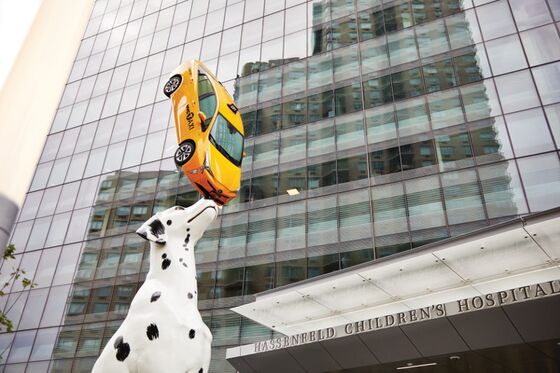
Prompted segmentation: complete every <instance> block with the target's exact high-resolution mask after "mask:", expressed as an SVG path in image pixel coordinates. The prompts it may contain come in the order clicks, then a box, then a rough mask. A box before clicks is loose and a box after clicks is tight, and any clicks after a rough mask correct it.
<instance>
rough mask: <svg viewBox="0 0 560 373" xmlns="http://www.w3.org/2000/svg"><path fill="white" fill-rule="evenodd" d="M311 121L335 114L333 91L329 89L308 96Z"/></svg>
mask: <svg viewBox="0 0 560 373" xmlns="http://www.w3.org/2000/svg"><path fill="white" fill-rule="evenodd" d="M307 100H308V101H307V102H308V104H307V108H308V115H309V116H308V118H309V122H314V121H317V120H320V119H324V118H330V117H333V116H334V107H333V92H332V91H327V92H322V93H318V94H316V95H312V96H309V97H308V98H307Z"/></svg>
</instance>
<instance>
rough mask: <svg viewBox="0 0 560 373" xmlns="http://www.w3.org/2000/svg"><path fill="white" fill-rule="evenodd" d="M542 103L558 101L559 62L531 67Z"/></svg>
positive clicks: (559, 97) (559, 95) (559, 93)
mask: <svg viewBox="0 0 560 373" xmlns="http://www.w3.org/2000/svg"><path fill="white" fill-rule="evenodd" d="M533 76H534V77H535V82H536V83H537V88H538V90H539V94H540V96H541V100H542V103H543V105H547V104H552V103H555V102H558V101H560V84H558V82H559V81H560V62H556V63H553V64H550V65H546V66H541V67H537V68H535V69H533Z"/></svg>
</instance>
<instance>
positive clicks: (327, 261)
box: [307, 254, 340, 278]
mask: <svg viewBox="0 0 560 373" xmlns="http://www.w3.org/2000/svg"><path fill="white" fill-rule="evenodd" d="M339 269H340V264H339V260H338V254H328V255H321V256H312V257H309V258H308V262H307V277H308V278H311V277H315V276H319V275H323V274H325V273H329V272H333V271H337V270H339Z"/></svg>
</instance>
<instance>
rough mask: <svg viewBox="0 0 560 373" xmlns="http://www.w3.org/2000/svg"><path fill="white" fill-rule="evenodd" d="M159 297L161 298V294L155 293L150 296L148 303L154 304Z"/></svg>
mask: <svg viewBox="0 0 560 373" xmlns="http://www.w3.org/2000/svg"><path fill="white" fill-rule="evenodd" d="M159 297H161V292H159V291H156V292H155V293H153V294H152V297H151V298H150V303H152V302H155V301H156V300H158V299H159Z"/></svg>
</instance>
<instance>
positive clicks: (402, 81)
mask: <svg viewBox="0 0 560 373" xmlns="http://www.w3.org/2000/svg"><path fill="white" fill-rule="evenodd" d="M391 78H392V80H393V93H394V96H395V100H402V99H405V98H410V97H415V96H419V95H421V94H423V93H424V84H423V82H422V75H421V74H420V68H418V67H417V68H414V69H410V70H405V71H401V72H399V73H394V74H392V75H391Z"/></svg>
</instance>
